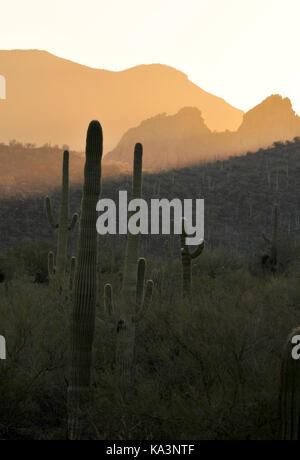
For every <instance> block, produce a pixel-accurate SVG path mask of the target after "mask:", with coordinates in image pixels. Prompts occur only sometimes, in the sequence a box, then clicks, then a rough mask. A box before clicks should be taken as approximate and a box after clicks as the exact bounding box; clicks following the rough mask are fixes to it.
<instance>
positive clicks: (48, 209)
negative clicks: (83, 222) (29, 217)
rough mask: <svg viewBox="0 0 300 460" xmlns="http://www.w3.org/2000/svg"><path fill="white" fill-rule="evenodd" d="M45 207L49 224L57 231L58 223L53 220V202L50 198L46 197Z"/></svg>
mask: <svg viewBox="0 0 300 460" xmlns="http://www.w3.org/2000/svg"><path fill="white" fill-rule="evenodd" d="M45 207H46V214H47V218H48V222H49V224H50V226H51V227H52V228H54V229H57V228H58V223H56V222H55V220H54V218H53V214H52V206H51V200H50V198H49V197H48V196H46V198H45Z"/></svg>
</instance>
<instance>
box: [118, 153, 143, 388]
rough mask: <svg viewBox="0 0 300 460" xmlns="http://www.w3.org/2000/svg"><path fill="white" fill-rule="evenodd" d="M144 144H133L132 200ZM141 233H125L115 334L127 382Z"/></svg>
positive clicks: (135, 195) (139, 190)
mask: <svg viewBox="0 0 300 460" xmlns="http://www.w3.org/2000/svg"><path fill="white" fill-rule="evenodd" d="M142 159H143V147H142V145H141V144H136V146H135V150H134V165H133V184H132V199H138V198H141V197H142ZM139 238H140V235H139V234H137V235H132V234H131V233H129V232H128V234H127V244H126V253H125V264H124V276H123V284H122V302H121V311H120V319H119V323H118V329H117V331H118V334H117V365H118V368H119V373H120V376H121V379H122V381H123V383H124V384H125V385H127V384H128V383H129V382H130V381H131V378H132V373H133V362H134V342H135V315H136V287H137V267H138V247H139Z"/></svg>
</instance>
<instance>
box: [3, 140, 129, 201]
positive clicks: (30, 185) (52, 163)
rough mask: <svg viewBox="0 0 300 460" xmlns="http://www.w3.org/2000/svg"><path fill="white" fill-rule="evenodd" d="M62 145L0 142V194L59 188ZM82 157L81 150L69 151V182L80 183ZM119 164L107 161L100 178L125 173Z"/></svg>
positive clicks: (121, 164)
mask: <svg viewBox="0 0 300 460" xmlns="http://www.w3.org/2000/svg"><path fill="white" fill-rule="evenodd" d="M62 151H63V148H59V147H58V146H53V147H51V146H50V145H47V144H46V145H44V146H41V147H36V146H35V145H33V144H27V145H23V144H21V143H19V142H15V141H12V142H10V144H9V145H6V144H0V165H1V168H0V197H14V196H22V197H26V196H28V195H37V194H41V193H47V192H48V191H49V190H51V189H53V188H55V187H60V184H61V161H62ZM83 168H84V158H83V156H82V154H81V153H78V152H74V151H71V152H70V183H71V185H76V184H81V183H82V177H83ZM128 171H129V168H126V165H124V164H123V163H118V162H115V161H112V162H107V163H106V164H105V165H104V167H103V177H104V178H108V177H111V176H114V177H118V176H119V175H120V174H125V173H128Z"/></svg>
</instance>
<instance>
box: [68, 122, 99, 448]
mask: <svg viewBox="0 0 300 460" xmlns="http://www.w3.org/2000/svg"><path fill="white" fill-rule="evenodd" d="M102 145H103V137H102V128H101V125H100V123H99V122H98V121H92V122H91V123H90V125H89V128H88V132H87V140H86V162H85V168H84V185H83V196H82V202H81V216H80V234H79V242H78V256H77V264H76V270H75V279H74V294H73V311H72V324H71V370H70V383H69V388H68V408H69V420H68V432H69V439H71V440H74V439H75V440H76V439H80V437H81V434H82V433H83V431H84V429H85V427H86V425H87V413H88V409H89V404H90V398H91V372H92V345H93V340H94V329H95V309H96V292H97V282H96V272H97V246H98V244H97V241H98V239H97V231H96V220H97V214H96V205H97V202H98V200H99V197H100V191H101V190H100V181H101V159H102Z"/></svg>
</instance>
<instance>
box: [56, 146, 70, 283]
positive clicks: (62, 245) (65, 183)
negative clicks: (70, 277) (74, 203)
mask: <svg viewBox="0 0 300 460" xmlns="http://www.w3.org/2000/svg"><path fill="white" fill-rule="evenodd" d="M68 220H69V152H68V151H67V150H66V151H65V152H64V157H63V174H62V188H61V204H60V216H59V226H58V240H57V254H56V274H57V278H58V279H61V278H62V277H63V276H64V274H65V271H66V261H67V244H68Z"/></svg>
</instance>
